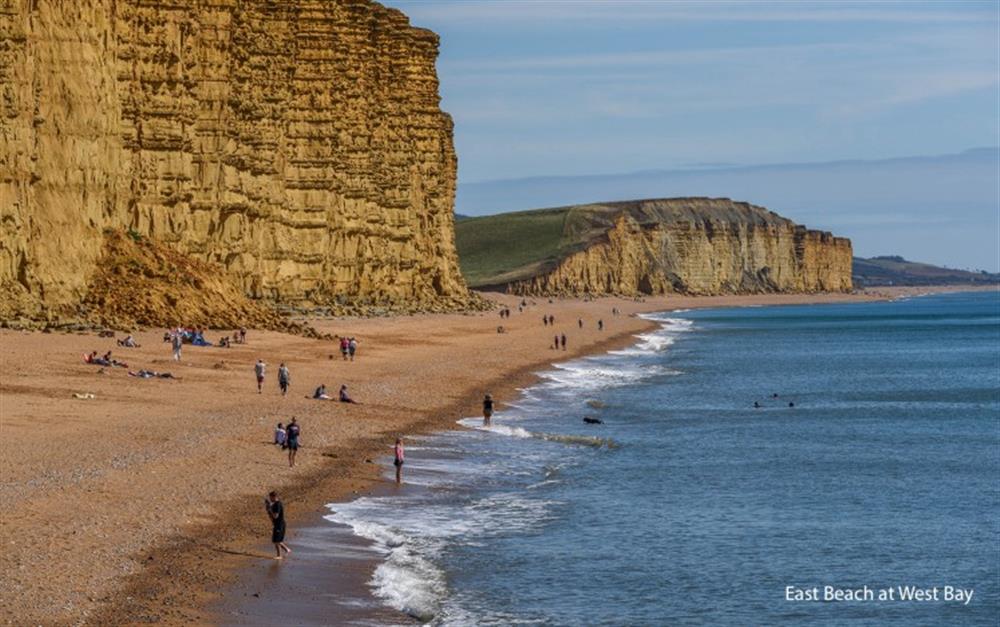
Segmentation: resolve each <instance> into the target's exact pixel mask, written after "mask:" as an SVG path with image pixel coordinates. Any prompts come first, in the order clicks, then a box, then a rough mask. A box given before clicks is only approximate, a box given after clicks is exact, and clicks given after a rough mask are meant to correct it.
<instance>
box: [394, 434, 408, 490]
mask: <svg viewBox="0 0 1000 627" xmlns="http://www.w3.org/2000/svg"><path fill="white" fill-rule="evenodd" d="M394 451H395V455H396V459H394V460H393V462H392V464H393V465H394V466H395V467H396V483H401V482H402V481H403V462H404V461H406V455H405V453H404V451H403V438H396V447H395V449H394Z"/></svg>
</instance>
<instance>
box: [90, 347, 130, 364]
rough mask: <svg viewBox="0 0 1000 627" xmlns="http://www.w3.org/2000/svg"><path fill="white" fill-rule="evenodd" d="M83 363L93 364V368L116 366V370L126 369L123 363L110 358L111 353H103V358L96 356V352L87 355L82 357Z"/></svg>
mask: <svg viewBox="0 0 1000 627" xmlns="http://www.w3.org/2000/svg"><path fill="white" fill-rule="evenodd" d="M83 361H84V363H87V364H94V365H95V366H117V367H118V368H128V364H127V363H125V362H124V361H118V360H117V359H114V358H113V357H111V351H108V352H106V353H104V356H103V357H98V356H97V351H93V352H91V353H90V354H89V355H84V356H83Z"/></svg>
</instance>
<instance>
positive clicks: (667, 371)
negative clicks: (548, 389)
mask: <svg viewBox="0 0 1000 627" xmlns="http://www.w3.org/2000/svg"><path fill="white" fill-rule="evenodd" d="M554 367H555V369H554V370H549V371H546V372H541V373H539V376H540V377H542V378H543V379H546V380H547V381H548V382H549V384H550V385H554V386H555V387H559V388H571V389H572V390H574V391H576V390H599V389H602V388H611V387H622V386H626V385H634V384H636V383H639V382H640V381H644V380H646V379H650V378H653V377H657V376H670V375H678V374H681V372H680V371H679V370H674V369H672V368H667V367H665V366H660V365H655V364H654V365H643V364H626V363H606V362H598V361H593V360H580V361H572V362H568V363H565V364H554Z"/></svg>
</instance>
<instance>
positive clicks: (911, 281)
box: [854, 255, 1000, 287]
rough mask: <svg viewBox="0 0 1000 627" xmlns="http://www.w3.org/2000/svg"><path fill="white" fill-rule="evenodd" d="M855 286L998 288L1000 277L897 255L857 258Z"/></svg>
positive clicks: (981, 271)
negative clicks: (921, 261)
mask: <svg viewBox="0 0 1000 627" xmlns="http://www.w3.org/2000/svg"><path fill="white" fill-rule="evenodd" d="M854 284H855V285H857V286H859V287H866V286H884V285H897V286H899V285H904V286H905V285H909V286H919V285H997V284H1000V274H997V273H990V272H986V271H985V270H979V271H976V272H971V271H969V270H956V269H954V268H944V267H941V266H934V265H931V264H929V263H920V262H919V261H910V260H908V259H903V258H902V257H898V256H892V255H888V256H882V257H871V258H869V259H863V258H861V257H855V258H854Z"/></svg>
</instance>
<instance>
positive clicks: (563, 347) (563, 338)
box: [559, 333, 566, 350]
mask: <svg viewBox="0 0 1000 627" xmlns="http://www.w3.org/2000/svg"><path fill="white" fill-rule="evenodd" d="M559 343H560V344H562V349H563V350H566V334H565V333H563V334H562V335H560V336H559Z"/></svg>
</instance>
